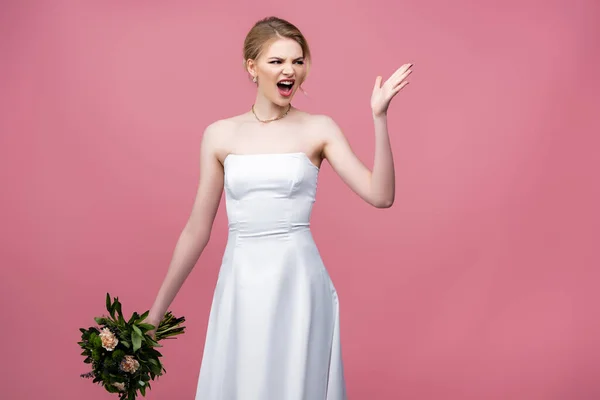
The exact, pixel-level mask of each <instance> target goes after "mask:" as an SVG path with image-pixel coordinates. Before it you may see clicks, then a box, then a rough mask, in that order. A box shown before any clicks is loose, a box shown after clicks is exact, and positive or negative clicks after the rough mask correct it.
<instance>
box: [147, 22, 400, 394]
mask: <svg viewBox="0 0 600 400" xmlns="http://www.w3.org/2000/svg"><path fill="white" fill-rule="evenodd" d="M244 62H245V67H246V69H247V71H248V73H249V74H250V77H251V78H252V80H253V82H255V83H256V85H257V94H256V100H255V103H254V105H253V106H252V108H251V110H250V111H248V112H247V113H244V114H242V115H238V116H234V117H232V118H229V119H225V120H220V121H217V122H214V123H212V124H211V125H209V126H208V127H207V128H206V130H205V132H204V136H203V138H202V144H201V151H200V182H199V187H198V192H197V195H196V199H195V202H194V205H193V208H192V211H191V215H190V217H189V220H188V222H187V224H186V226H185V228H184V229H183V232H182V233H181V236H180V238H179V241H178V242H177V245H176V247H175V251H174V255H173V259H172V262H171V264H170V266H169V270H168V272H167V275H166V277H165V279H164V282H163V284H162V286H161V288H160V290H159V292H158V295H157V298H156V301H155V303H154V305H153V306H152V308H151V310H150V315H149V320H150V322H151V323H154V324H157V323H158V322H159V321H160V319H162V317H163V315H164V314H165V312H166V310H167V308H168V307H169V305H170V304H171V302H172V301H173V299H174V297H175V295H176V294H177V292H178V291H179V289H180V288H181V286H182V284H183V283H184V281H185V279H186V278H187V276H188V274H189V273H190V271H191V270H192V268H193V266H194V265H195V264H196V261H197V260H198V258H199V256H200V254H201V253H202V251H203V249H204V248H205V246H206V244H207V243H208V240H209V237H210V232H211V228H212V225H213V221H214V218H215V214H216V212H217V208H218V205H219V202H220V197H221V194H222V191H223V189H225V198H226V207H227V216H228V220H229V236H228V242H227V246H226V249H225V253H224V255H223V260H222V265H221V269H220V271H219V277H218V280H217V285H216V288H215V292H214V298H213V304H212V309H211V313H210V317H209V325H208V330H207V335H206V342H205V348H204V354H203V358H202V366H201V370H200V376H199V380H198V388H197V392H196V399H198V400H200V399H201V400H271V399H272V400H296V399H297V400H303V399H309V400H321V399H323V400H325V399H326V400H341V399H345V398H346V388H345V382H344V372H343V367H342V357H341V346H340V332H339V304H338V298H337V294H336V290H335V288H334V285H333V283H332V282H331V279H330V277H329V275H328V273H327V270H326V269H325V267H324V265H323V263H322V261H321V258H320V256H319V252H318V250H317V247H316V245H315V243H314V242H313V238H312V236H311V232H310V228H309V219H310V214H311V208H312V205H313V202H314V200H315V192H316V186H317V177H318V173H319V168H320V166H321V162H322V160H323V159H327V161H328V162H329V164H330V165H331V166H332V167H333V169H334V170H335V171H336V172H337V173H338V174H339V176H340V177H341V179H343V181H344V182H345V183H346V184H347V185H348V186H349V187H350V188H351V189H352V190H353V191H354V192H355V193H356V194H357V195H359V196H360V197H361V198H363V199H364V200H365V201H367V202H368V203H369V204H371V205H373V206H375V207H378V208H385V207H390V206H391V205H392V203H393V202H394V165H393V160H392V151H391V148H390V143H389V138H388V132H387V121H386V113H387V109H388V105H389V103H390V100H391V99H392V98H393V97H394V96H395V95H396V94H397V93H398V92H399V91H400V90H401V89H402V88H403V87H404V86H405V85H406V84H407V82H406V80H405V79H406V77H407V76H408V75H409V74H410V73H411V69H410V68H411V64H407V65H404V66H402V67H401V68H400V69H399V70H398V71H396V72H395V73H394V74H393V75H392V76H391V77H390V78H389V79H388V80H387V81H386V82H385V83H384V84H383V85H382V84H381V82H382V79H381V77H377V79H376V81H375V87H374V89H373V95H372V98H371V107H372V113H373V119H374V125H375V142H376V144H375V161H374V165H373V170H372V171H370V170H369V169H367V168H366V167H365V166H364V165H363V164H362V163H361V162H360V161H359V159H358V158H357V157H356V156H355V154H354V153H353V152H352V150H351V148H350V146H349V144H348V142H347V141H346V139H345V138H344V135H343V134H342V132H341V131H340V129H339V128H338V126H337V125H336V124H335V123H334V122H333V121H332V120H331V118H329V117H326V116H323V115H311V114H308V113H305V112H302V111H300V110H298V109H296V108H295V107H293V106H292V105H291V100H292V98H293V97H294V95H295V93H296V91H297V90H298V89H299V88H301V84H302V82H304V80H305V78H306V75H307V72H308V65H309V62H310V51H309V47H308V45H307V42H306V40H305V38H304V37H303V36H302V34H301V33H300V31H299V30H298V29H297V28H296V27H295V26H294V25H292V24H290V23H289V22H287V21H285V20H282V19H279V18H274V17H272V18H267V19H264V20H261V21H259V22H257V23H256V24H255V26H254V27H253V28H252V29H251V30H250V32H249V33H248V35H247V37H246V40H245V43H244Z"/></svg>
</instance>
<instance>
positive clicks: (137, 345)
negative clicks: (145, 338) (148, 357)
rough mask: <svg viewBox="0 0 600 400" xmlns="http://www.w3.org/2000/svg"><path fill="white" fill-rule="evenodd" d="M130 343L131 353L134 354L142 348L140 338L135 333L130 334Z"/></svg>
mask: <svg viewBox="0 0 600 400" xmlns="http://www.w3.org/2000/svg"><path fill="white" fill-rule="evenodd" d="M131 342H132V343H133V351H134V352H136V351H138V350H139V348H140V347H142V337H141V336H139V335H138V334H136V333H135V332H132V333H131Z"/></svg>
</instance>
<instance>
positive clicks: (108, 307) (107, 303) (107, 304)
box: [106, 293, 112, 312]
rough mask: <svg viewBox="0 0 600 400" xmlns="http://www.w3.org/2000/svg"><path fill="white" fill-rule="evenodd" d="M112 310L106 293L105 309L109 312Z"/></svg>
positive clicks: (108, 295)
mask: <svg viewBox="0 0 600 400" xmlns="http://www.w3.org/2000/svg"><path fill="white" fill-rule="evenodd" d="M111 310H112V305H111V301H110V294H108V293H106V311H108V312H110V311H111Z"/></svg>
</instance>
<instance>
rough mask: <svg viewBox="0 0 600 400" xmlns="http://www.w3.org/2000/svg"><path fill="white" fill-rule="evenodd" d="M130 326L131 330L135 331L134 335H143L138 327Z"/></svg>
mask: <svg viewBox="0 0 600 400" xmlns="http://www.w3.org/2000/svg"><path fill="white" fill-rule="evenodd" d="M131 328H133V331H134V332H135V333H136V335H139V336H140V337H141V336H143V335H142V331H140V328H138V327H137V326H135V325H131Z"/></svg>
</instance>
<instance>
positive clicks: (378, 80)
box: [374, 76, 383, 89]
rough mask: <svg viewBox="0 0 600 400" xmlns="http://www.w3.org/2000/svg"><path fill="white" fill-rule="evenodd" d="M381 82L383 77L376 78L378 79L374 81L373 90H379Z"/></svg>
mask: <svg viewBox="0 0 600 400" xmlns="http://www.w3.org/2000/svg"><path fill="white" fill-rule="evenodd" d="M382 80H383V77H381V76H378V77H377V78H376V79H375V87H374V89H379V88H381V81H382Z"/></svg>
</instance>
